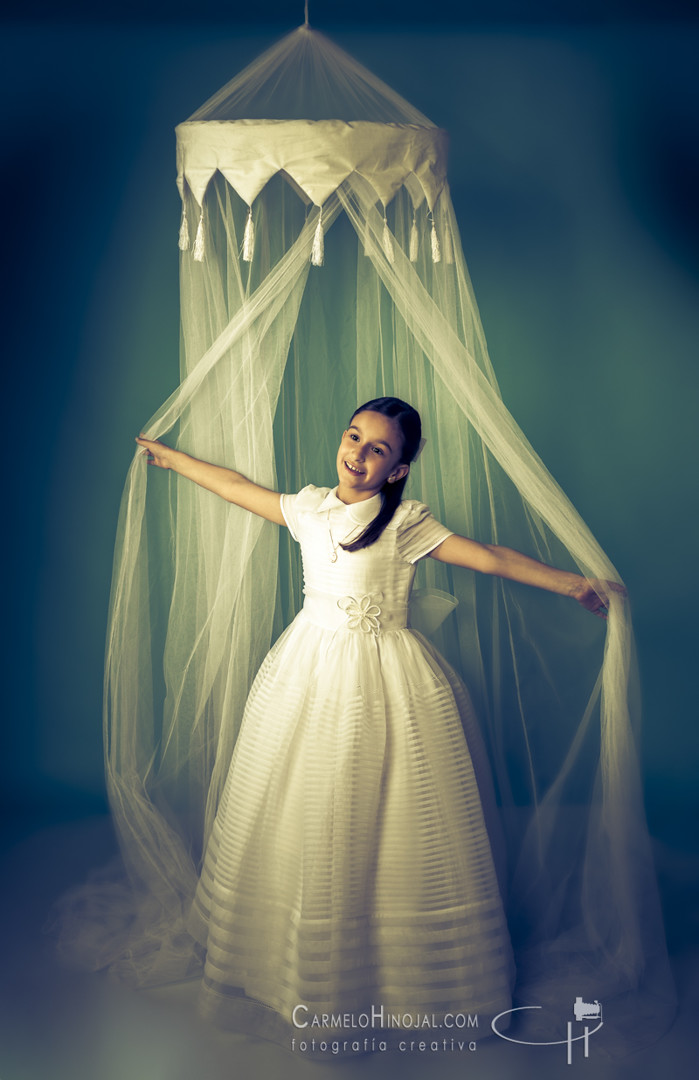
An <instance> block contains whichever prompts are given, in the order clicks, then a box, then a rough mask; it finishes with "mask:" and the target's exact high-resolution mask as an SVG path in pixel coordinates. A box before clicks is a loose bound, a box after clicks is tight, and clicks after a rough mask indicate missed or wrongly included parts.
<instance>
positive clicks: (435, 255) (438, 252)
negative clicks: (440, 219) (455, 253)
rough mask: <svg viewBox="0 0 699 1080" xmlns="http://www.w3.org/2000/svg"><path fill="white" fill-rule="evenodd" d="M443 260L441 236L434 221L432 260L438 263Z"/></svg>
mask: <svg viewBox="0 0 699 1080" xmlns="http://www.w3.org/2000/svg"><path fill="white" fill-rule="evenodd" d="M441 261H442V249H441V248H440V246H439V237H438V236H437V230H436V228H435V225H434V221H433V222H432V262H433V263H438V262H441Z"/></svg>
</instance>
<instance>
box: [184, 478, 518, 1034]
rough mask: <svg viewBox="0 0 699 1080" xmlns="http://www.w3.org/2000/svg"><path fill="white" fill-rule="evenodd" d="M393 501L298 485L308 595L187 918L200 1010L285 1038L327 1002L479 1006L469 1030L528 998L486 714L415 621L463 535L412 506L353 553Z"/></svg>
mask: <svg viewBox="0 0 699 1080" xmlns="http://www.w3.org/2000/svg"><path fill="white" fill-rule="evenodd" d="M379 506H380V496H379V495H377V496H375V497H374V498H372V499H369V500H366V501H364V502H360V503H356V504H353V505H351V506H348V505H346V504H345V503H343V502H341V501H340V499H338V497H337V494H336V489H334V490H330V489H328V488H317V487H314V486H309V487H306V488H304V489H303V490H302V491H300V492H299V493H298V494H296V495H284V496H282V511H283V514H284V517H285V519H286V522H287V524H288V526H289V529H290V531H291V534H292V536H293V537H294V539H295V540H298V541H299V543H300V544H301V551H302V558H303V568H304V594H305V600H304V605H303V608H302V610H301V611H300V612H299V614H298V615H297V617H296V618H295V619H294V621H293V622H292V623H291V625H290V626H289V627H288V628H287V629H286V630H285V631H284V633H283V634H282V635H281V637H280V638H279V640H278V641H277V642H276V644H275V645H274V647H273V648H272V650H271V652H270V653H269V654H268V656H267V658H266V659H265V661H264V663H263V664H262V666H261V668H260V671H259V673H258V675H257V678H256V680H255V682H254V684H253V687H252V690H251V692H250V696H249V700H248V703H247V706H246V711H245V716H244V719H243V723H242V727H241V730H240V734H239V737H238V741H237V744H236V748H235V753H234V756H233V760H232V763H231V767H230V772H229V776H228V780H227V783H226V786H225V790H224V793H223V796H222V799H221V803H220V807H219V810H218V814H217V817H216V821H215V824H214V827H213V831H212V834H211V837H210V841H209V844H208V847H207V851H206V855H205V860H204V864H203V870H202V874H201V879H200V882H199V886H198V890H197V894H196V898H195V902H194V905H193V908H192V912H191V916H190V924H189V928H190V931H191V933H192V934H193V936H194V937H195V938H196V939H197V940H198V941H199V942H200V944H201V946H202V947H203V948H204V949H205V950H206V967H205V975H204V979H203V984H202V995H203V997H202V1006H203V1011H204V1012H205V1013H206V1014H207V1015H209V1016H210V1017H211V1018H212V1019H214V1020H216V1021H217V1022H218V1023H222V1024H227V1023H230V1024H233V1025H234V1026H235V1024H236V1023H243V1024H247V1026H248V1030H250V1031H251V1032H253V1033H254V1032H258V1031H260V1032H262V1033H265V1032H264V1023H263V1025H262V1028H260V1027H259V1025H258V1024H257V1023H256V1021H255V1020H254V1018H253V1017H254V1015H256V1014H255V1013H254V1009H253V1008H252V1006H253V1005H255V1004H257V1005H259V1006H260V1007H262V1009H263V1010H264V1011H265V1012H266V1014H267V1017H268V1018H269V1017H271V1016H272V1015H273V1014H274V1016H275V1018H276V1020H277V1021H279V1023H278V1024H277V1027H276V1031H277V1034H280V1033H283V1031H285V1030H288V1031H290V1032H292V1031H294V1030H296V1034H297V1035H298V1034H302V1033H303V1032H304V1031H305V1032H306V1034H308V1032H309V1031H310V1030H311V1025H312V1024H313V1022H314V1019H315V1023H316V1024H318V1023H320V1024H321V1029H322V1027H323V1026H324V1024H323V1023H321V1022H320V1021H319V1020H317V1018H319V1017H323V1016H324V1017H325V1018H326V1023H329V1022H330V1021H329V1020H328V1018H331V1019H333V1020H334V1021H335V1024H334V1026H333V1035H335V1036H336V1035H337V1033H338V1028H337V1024H338V1014H342V1015H343V1017H344V1024H345V1026H347V1020H348V1014H349V1019H350V1020H351V1021H352V1022H351V1023H350V1025H349V1026H350V1027H351V1026H353V1024H354V1025H355V1026H356V1017H357V1016H360V1015H361V1014H363V1013H366V1012H367V1010H368V1011H369V1014H370V1016H371V1017H372V1022H371V1027H372V1029H375V1028H377V1027H379V1028H380V1027H382V1026H383V1027H385V1028H386V1027H391V1026H393V1021H392V1020H391V1017H393V1018H395V1016H396V1015H401V1016H404V1017H405V1015H406V1014H409V1015H410V1016H412V1017H415V1018H418V1019H419V1018H420V1017H421V1016H426V1015H428V1016H429V1017H431V1021H430V1023H433V1024H435V1025H439V1023H440V1022H441V1020H443V1019H444V1017H446V1016H448V1014H455V1015H457V1014H464V1015H466V1014H468V1015H473V1014H476V1015H478V1016H479V1021H478V1024H479V1028H478V1032H474V1033H471V1034H470V1035H469V1037H471V1038H472V1037H475V1034H478V1033H480V1034H481V1035H485V1034H487V1029H488V1028H489V1023H490V1018H492V1017H493V1016H495V1015H496V1014H498V1013H499V1012H501V1011H503V1010H505V1009H508V1008H510V1004H511V996H510V995H511V989H512V982H513V963H512V952H511V947H510V939H509V934H508V929H507V924H506V920H505V915H504V911H503V904H502V899H501V893H500V889H499V885H498V877H497V874H496V869H495V863H494V858H493V851H492V847H491V844H492V841H493V837H494V829H495V827H496V811H495V806H494V800H493V794H492V788H491V782H490V776H489V769H488V763H487V760H486V758H485V753H484V749H483V746H482V741H481V738H480V734H479V731H478V726H477V722H476V719H475V717H474V714H473V710H472V706H471V703H470V701H469V697H468V694H467V692H466V689H465V687H464V686H463V683H462V682H461V681H460V679H459V678H458V677H457V675H456V674H455V672H454V671H453V670H452V669H451V668H450V667H449V665H448V664H447V663H446V661H445V660H444V659H443V658H442V657H441V656H440V655H439V654H438V653H437V652H436V651H435V650H434V649H433V648H432V646H431V645H430V644H429V642H428V641H427V640H426V639H425V638H424V637H423V636H422V635H421V634H419V633H417V632H416V631H415V630H412V629H410V628H409V627H408V622H409V610H408V602H409V596H410V591H411V586H412V583H413V578H414V575H415V564H416V563H417V561H418V560H419V559H420V558H422V557H424V556H426V555H427V554H429V552H430V551H431V550H433V549H434V548H435V547H436V546H437V545H438V544H439V543H441V542H442V540H444V539H445V538H446V537H447V536H449V535H450V530H449V529H446V528H445V527H444V526H443V525H441V524H440V523H439V522H437V521H436V520H435V519H434V517H433V516H432V515H431V513H430V512H429V510H428V508H427V507H426V506H424V505H423V504H421V503H418V502H414V501H403V502H402V503H401V504H400V506H399V508H398V510H397V511H396V513H395V514H394V517H393V520H392V521H391V522H390V523H389V525H388V526H387V528H386V529H385V530H384V532H383V534H382V535H381V537H380V539H379V540H378V541H376V542H375V543H374V544H372V545H370V546H369V547H367V548H365V549H363V550H361V551H358V552H353V553H349V552H346V551H344V550H343V549H342V548H341V547H340V542H341V541H347V540H350V539H353V538H355V537H356V536H358V535H359V533H360V532H361V531H362V530H363V529H364V527H365V526H366V524H367V522H368V521H370V520H371V519H372V518H373V516H374V515H375V514H376V513H377V512H378V509H379ZM486 823H487V827H486ZM246 1006H247V1011H246ZM372 1010H373V1011H372ZM381 1010H382V1011H381ZM258 1011H259V1010H258ZM246 1017H247V1019H246ZM352 1018H354V1019H352ZM299 1021H301V1022H302V1023H303V1022H304V1021H306V1022H307V1023H308V1025H309V1026H308V1028H304V1029H299V1026H298V1022H299ZM452 1023H454V1022H453V1021H452ZM272 1026H274V1024H272ZM340 1026H342V1025H340ZM372 1033H374V1031H372ZM446 1033H447V1032H445V1033H444V1034H446ZM314 1034H315V1035H322V1034H323V1032H322V1030H320V1029H319V1028H318V1027H316V1030H315V1032H314ZM325 1034H326V1035H328V1034H329V1032H328V1031H326V1032H325ZM355 1034H356V1031H355ZM363 1034H366V1032H363ZM450 1034H453V1031H452V1032H451V1033H450Z"/></svg>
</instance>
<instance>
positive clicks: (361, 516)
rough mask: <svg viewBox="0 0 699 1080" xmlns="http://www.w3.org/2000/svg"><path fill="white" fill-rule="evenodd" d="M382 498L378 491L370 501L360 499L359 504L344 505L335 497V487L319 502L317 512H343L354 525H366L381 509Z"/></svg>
mask: <svg viewBox="0 0 699 1080" xmlns="http://www.w3.org/2000/svg"><path fill="white" fill-rule="evenodd" d="M381 502H382V496H381V492H380V491H378V492H377V493H376V495H372V497H371V498H370V499H362V501H361V502H356V503H344V502H343V501H342V499H338V497H337V487H334V488H332V490H331V491H329V492H328V493H327V495H326V496H325V498H324V499H323V501H322V502H321V504H320V506H319V507H318V510H319V511H321V510H340V509H341V510H344V511H345V512H346V513H347V516H348V517H349V518H350V520H351V521H353V522H354V523H355V524H356V525H368V524H369V522H370V521H373V520H374V518H375V517H376V515H377V514H378V512H379V510H380V509H381Z"/></svg>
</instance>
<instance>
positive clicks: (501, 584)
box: [80, 26, 672, 1050]
mask: <svg viewBox="0 0 699 1080" xmlns="http://www.w3.org/2000/svg"><path fill="white" fill-rule="evenodd" d="M177 139H178V185H179V189H180V192H181V195H182V204H183V215H182V222H181V228H180V248H181V319H182V332H181V344H182V348H181V382H180V385H179V386H178V387H177V389H176V390H175V392H174V393H173V394H172V395H171V397H170V398H169V399H168V400H167V401H166V402H165V404H164V405H163V406H162V408H161V409H160V410H159V411H158V412H157V413H156V415H155V416H154V417H152V419H151V420H150V421H149V422H148V423H147V424H146V425H145V426H144V431H145V432H146V433H147V434H148V435H149V436H150V437H152V438H163V439H164V440H165V441H166V442H171V443H173V442H174V443H176V445H177V446H179V447H180V448H182V449H184V450H186V451H187V452H189V453H192V454H194V455H195V456H197V457H199V458H203V459H205V460H208V461H211V462H216V463H219V464H224V465H227V466H230V467H232V468H234V469H236V470H238V471H240V472H242V473H244V474H245V475H246V476H249V477H250V478H252V479H254V480H255V481H257V482H258V483H260V484H263V485H266V486H269V487H272V488H275V489H277V490H281V491H290V492H291V491H297V490H299V488H301V487H303V486H304V485H305V484H307V483H309V482H312V483H315V484H331V485H332V484H333V483H334V482H335V481H334V461H335V454H336V448H337V443H338V439H339V436H340V434H341V432H342V431H343V429H344V427H345V426H346V424H347V421H348V419H349V417H350V416H351V414H352V413H353V411H354V409H355V407H356V405H357V403H359V402H361V401H364V400H367V399H369V398H373V397H376V396H378V395H382V394H395V395H397V396H399V397H402V398H404V399H406V400H408V401H410V402H411V403H412V404H413V405H414V406H415V407H416V408H417V409H418V410H419V411H420V413H421V416H422V420H423V431H424V433H425V435H426V436H427V445H426V447H425V450H424V452H423V453H422V455H421V456H420V458H419V460H418V461H417V462H416V463H415V464H414V465H413V466H412V469H411V476H410V479H409V482H408V488H407V489H406V496H409V497H411V498H415V499H419V500H421V501H423V502H426V503H427V504H428V505H429V506H430V507H431V509H432V511H433V513H434V514H435V516H436V517H437V518H439V519H440V520H441V521H443V522H444V523H445V524H446V525H447V526H448V527H449V528H451V529H453V530H455V531H457V532H460V533H463V534H465V535H467V536H471V537H473V538H475V539H478V540H481V541H484V542H495V543H502V544H506V545H507V546H509V547H514V548H518V549H520V550H521V551H524V552H526V553H528V554H530V555H532V556H534V557H536V558H538V559H542V560H544V561H546V562H549V563H553V564H555V565H557V566H559V567H562V568H564V569H573V570H577V571H579V572H581V573H583V574H585V575H587V576H589V577H591V578H602V579H614V580H620V578H619V575H618V574H617V572H616V570H615V568H614V566H613V565H612V564H611V562H610V561H609V559H608V558H607V556H606V555H605V553H604V552H603V551H602V550H601V548H600V547H599V545H598V544H597V542H596V541H595V539H594V537H593V536H592V535H591V533H590V531H589V529H588V528H587V527H586V526H585V524H584V522H583V521H582V520H581V519H580V517H579V515H578V514H577V513H576V511H575V509H574V507H573V506H572V505H571V503H570V502H569V501H568V499H567V498H566V496H565V495H564V494H563V492H562V491H561V490H560V488H559V487H558V486H557V484H556V483H555V481H554V480H553V479H552V477H551V476H550V474H549V473H548V472H547V470H546V468H545V467H544V465H543V464H542V462H541V461H540V460H539V459H538V457H537V455H536V454H535V453H534V451H533V450H532V448H531V447H530V445H529V444H528V442H527V441H526V439H525V438H524V436H523V435H522V433H521V432H520V431H519V429H518V427H517V425H516V423H515V421H514V420H513V418H512V416H511V415H510V414H509V412H508V411H507V409H506V408H505V406H504V404H503V402H502V400H501V397H500V394H499V392H498V387H497V383H496V379H495V375H494V373H493V369H492V366H491V363H490V360H489V357H488V351H487V347H486V342H485V338H484V334H483V328H482V326H481V323H480V320H479V316H478V311H477V307H476V303H475V300H474V296H473V292H472V289H471V285H470V282H469V278H468V273H467V270H466V265H465V262H464V256H463V254H462V249H461V243H460V239H459V233H458V228H457V223H456V220H455V217H454V212H453V209H452V204H451V201H450V196H449V189H448V186H447V181H446V142H447V141H446V136H445V134H444V132H442V131H441V130H440V129H438V128H437V127H435V126H434V125H433V124H432V123H430V121H429V120H428V119H427V118H426V117H424V116H423V115H422V114H420V113H419V112H418V111H417V110H416V109H414V108H413V107H412V106H411V105H409V104H408V103H407V102H406V101H404V100H403V99H402V98H400V97H399V96H398V95H396V94H395V93H394V92H393V91H392V90H390V88H388V87H387V86H385V85H384V84H382V83H381V82H380V81H379V80H378V79H376V78H375V77H374V76H373V75H372V74H371V73H369V72H368V71H366V70H365V69H364V68H362V67H361V66H360V65H359V64H358V63H356V62H355V61H354V60H352V59H351V58H350V57H348V56H347V55H346V54H345V53H343V52H341V51H340V50H339V49H338V48H336V47H335V46H334V45H332V44H331V43H330V42H329V41H327V40H326V39H325V38H324V37H322V36H321V35H319V34H317V33H316V32H314V31H312V30H311V29H310V28H308V27H307V26H303V27H301V28H300V29H299V30H297V31H296V32H294V33H292V34H290V35H289V36H288V37H286V38H285V39H284V40H282V41H281V42H280V43H279V44H278V45H276V46H275V47H274V48H272V49H270V50H269V52H267V53H265V54H264V55H263V56H262V57H260V58H259V59H258V60H257V61H256V62H255V63H253V64H252V65H251V66H250V67H249V68H247V69H246V70H245V71H244V72H243V73H242V74H240V75H239V76H238V77H237V78H235V79H234V80H233V81H232V82H231V83H230V84H229V85H228V86H225V87H224V88H223V89H222V90H221V91H220V92H219V93H218V94H216V95H215V96H214V97H213V98H212V99H211V100H210V101H208V102H207V103H206V104H205V105H203V106H202V107H201V108H200V109H199V110H198V111H197V112H196V113H195V114H194V115H193V116H192V117H191V118H190V119H189V120H188V121H187V122H186V123H183V124H181V125H180V126H179V128H178V129H177ZM418 573H419V577H420V578H421V580H420V584H421V585H422V586H423V587H427V588H431V589H434V590H440V591H441V592H443V593H446V594H450V596H455V597H456V598H457V599H458V605H457V607H456V608H455V609H454V611H453V613H451V614H448V615H447V616H446V618H445V619H444V621H443V622H442V624H441V626H439V627H438V628H436V629H434V633H433V637H434V641H435V644H436V645H437V647H438V648H439V649H440V650H441V651H442V652H443V653H444V654H445V655H446V657H447V659H448V660H450V662H451V663H452V664H453V665H454V666H455V667H456V668H457V670H458V671H459V672H460V673H461V675H462V677H463V678H464V680H465V682H466V683H467V685H468V686H469V688H470V690H471V693H472V696H473V698H474V701H475V704H476V709H477V713H478V716H479V719H480V722H481V725H482V728H483V734H484V737H485V740H486V744H487V747H488V751H489V756H490V762H491V767H492V771H493V775H494V779H495V784H496V788H497V794H498V800H499V803H500V806H501V813H502V820H503V824H504V829H505V834H506V840H507V849H508V860H509V866H508V876H507V882H508V886H507V895H506V897H505V900H506V907H507V913H508V920H509V923H510V928H511V933H512V937H513V943H514V946H515V954H516V963H517V970H518V993H519V1003H520V1004H531V1005H542V1006H544V1009H543V1010H541V1011H538V1012H536V1013H535V1012H533V1011H532V1012H531V1013H530V1014H529V1016H530V1018H531V1017H534V1018H535V1019H536V1020H537V1023H538V1022H539V1021H540V1026H541V1028H542V1030H544V1029H545V1030H548V1031H549V1032H550V1031H553V1030H554V1029H555V1032H556V1034H554V1035H553V1036H552V1037H556V1038H558V1037H562V1036H561V1035H560V1032H561V1030H563V1032H565V1025H564V1020H565V1019H570V1018H572V1012H571V1010H572V1003H573V1001H574V1000H575V997H576V996H578V995H582V996H583V998H584V1000H586V1001H594V1000H598V1001H601V1002H603V1004H604V1006H605V1030H604V1033H603V1035H600V1036H599V1038H603V1039H604V1038H606V1040H607V1046H608V1047H609V1048H610V1049H612V1050H614V1049H615V1048H619V1047H621V1046H623V1045H627V1046H629V1045H633V1044H634V1042H635V1040H636V1038H638V1041H639V1042H640V1041H641V1039H642V1038H643V1037H644V1036H645V1035H646V1034H647V1032H648V1030H649V1029H651V1028H655V1030H656V1031H660V1030H662V1028H663V1026H664V1025H666V1024H667V1019H668V1015H669V1010H671V1008H672V989H671V983H670V981H669V976H668V972H667V958H666V953H665V946H664V937H663V930H662V922H661V918H660V910H659V905H658V900H657V892H656V886H655V881H654V875H653V866H652V859H651V853H650V847H649V840H648V835H647V831H646V826H645V820H644V813H643V806H642V795H641V789H640V782H639V767H638V761H637V738H638V729H637V723H638V715H637V712H638V700H637V693H636V670H635V660H634V648H633V638H632V630H631V623H630V615H629V610H628V605H625V604H624V602H623V601H622V600H620V599H619V598H618V597H617V596H615V595H613V596H612V598H611V610H610V613H609V620H608V622H607V623H604V622H603V621H601V620H598V619H595V618H592V617H591V616H590V615H589V614H588V613H586V612H585V611H583V610H582V609H580V608H579V607H578V606H577V605H575V604H574V603H573V602H572V601H571V600H568V599H565V598H561V597H558V596H554V595H552V594H549V593H540V592H538V591H537V590H532V589H527V588H526V587H524V586H518V585H515V584H511V583H508V582H506V581H503V580H500V579H491V578H485V577H478V576H476V575H474V574H473V573H471V572H469V571H466V570H457V569H452V568H450V567H448V566H446V565H444V564H441V563H437V562H436V561H435V560H431V559H425V560H423V562H422V563H421V564H420V567H419V571H418ZM300 582H301V578H300V568H299V565H298V556H297V552H296V549H295V545H294V544H293V542H292V541H291V540H290V538H289V536H288V535H287V532H286V530H279V529H278V527H277V526H275V525H273V524H271V523H269V522H265V521H262V520H261V519H259V518H255V517H253V516H252V515H250V514H247V513H246V512H245V511H243V510H241V509H239V508H236V507H231V506H230V505H228V504H226V503H224V502H222V501H221V500H218V499H217V498H216V497H215V496H213V495H210V494H209V493H207V492H205V491H203V490H201V489H199V488H196V487H195V486H194V485H191V484H188V483H187V482H185V481H182V480H179V481H178V480H177V478H176V477H175V476H174V475H172V474H164V473H161V472H160V471H159V470H150V471H149V470H148V469H147V467H146V461H145V458H144V457H143V456H140V455H138V454H137V455H136V456H135V458H134V461H133V464H132V466H131V469H130V472H129V475H128V479H127V483H126V489H125V493H124V497H123V503H122V509H121V516H120V522H119V532H118V538H117V546H116V555H115V564H114V580H113V589H112V600H111V611H110V621H109V632H108V639H107V653H106V682H105V732H106V746H107V773H108V783H109V792H110V798H111V803H112V808H113V814H114V819H115V822H116V825H117V829H118V833H119V837H120V843H121V848H122V852H123V860H124V863H125V865H126V868H127V871H128V876H129V884H128V886H124V890H123V896H124V898H125V901H126V902H127V903H129V904H131V906H132V914H133V912H135V913H136V914H135V918H133V919H132V921H130V922H129V924H128V926H127V927H124V924H123V923H122V924H121V925H119V926H117V927H116V929H115V931H114V936H113V937H111V938H110V939H109V940H108V941H107V943H106V944H104V942H103V947H102V948H101V950H100V953H99V956H100V963H105V964H107V963H109V964H111V965H112V967H113V968H114V970H116V971H117V972H118V973H119V974H120V975H121V976H122V977H129V978H131V979H132V980H133V981H134V982H136V983H138V984H149V983H154V982H158V981H165V980H168V979H173V978H178V977H181V976H183V975H186V974H192V972H194V971H195V970H196V967H197V961H196V958H195V956H194V954H193V952H192V949H191V945H192V943H191V940H190V939H189V938H188V936H187V935H186V934H185V933H184V932H183V918H184V917H185V916H186V913H187V910H188V908H189V905H190V904H191V900H192V896H193V893H194V888H195V885H196V881H197V876H198V868H199V863H200V858H201V853H202V848H203V844H204V843H205V840H206V837H207V836H208V834H209V831H210V829H211V825H212V821H213V817H214V814H215V812H216V808H217V804H218V799H219V797H220V793H221V789H222V784H223V781H224V779H225V777H226V774H227V769H228V764H229V762H230V758H231V753H232V749H233V746H234V743H235V739H236V732H237V729H238V725H239V722H240V718H241V715H242V711H243V707H244V704H245V700H246V697H247V693H248V690H249V687H250V684H251V681H252V679H253V677H254V675H255V672H256V671H257V669H258V667H259V665H260V663H261V661H262V659H263V657H264V655H265V653H266V651H267V650H268V649H269V647H270V644H271V643H272V642H273V641H274V639H275V638H276V637H277V636H278V634H279V632H280V631H281V629H282V628H283V627H284V626H285V625H286V624H287V623H288V622H289V620H290V619H291V618H292V617H293V615H294V613H295V612H296V610H297V609H298V607H299V604H300V602H301V596H300ZM432 595H433V596H435V597H436V599H435V601H434V603H435V605H436V606H437V607H439V603H440V601H439V594H438V593H435V594H432ZM445 611H451V604H449V603H448V602H447V607H446V608H445ZM433 614H434V613H433ZM437 623H439V615H437V617H433V618H432V626H433V627H434V626H436V624H437ZM95 895H96V892H95ZM116 907H117V904H116V899H115V894H114V893H113V892H112V893H111V894H110V896H109V900H108V903H107V908H108V909H109V910H110V911H111V912H112V913H114V912H115V911H116ZM105 925H106V921H105V916H104V912H103V911H102V912H100V914H99V917H98V918H96V919H95V921H94V922H90V921H89V920H87V919H84V920H83V922H82V924H81V927H80V929H81V932H82V933H83V935H84V936H85V937H86V938H89V937H90V936H91V935H92V933H93V931H95V932H96V930H97V929H98V928H99V927H101V930H102V931H104V927H105ZM90 947H91V948H92V949H93V952H94V950H95V949H96V946H95V944H94V941H93V942H92V944H91V946H90ZM569 1014H570V1015H569ZM535 1026H536V1025H535V1024H533V1025H532V1028H533V1027H535Z"/></svg>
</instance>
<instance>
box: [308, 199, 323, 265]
mask: <svg viewBox="0 0 699 1080" xmlns="http://www.w3.org/2000/svg"><path fill="white" fill-rule="evenodd" d="M324 262H325V238H324V235H323V207H322V206H321V208H320V213H319V214H318V224H317V225H316V231H315V235H314V237H313V247H312V248H311V263H312V265H313V266H322V265H323V263H324Z"/></svg>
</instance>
